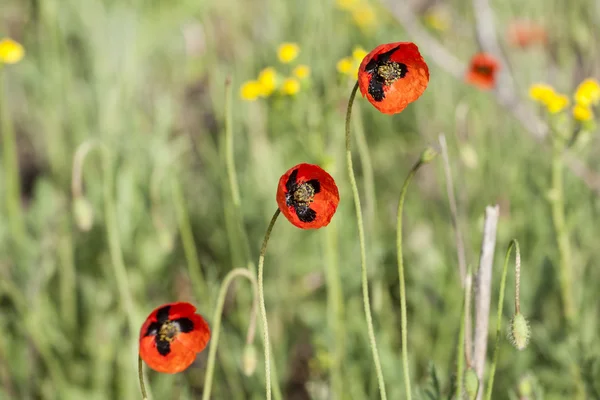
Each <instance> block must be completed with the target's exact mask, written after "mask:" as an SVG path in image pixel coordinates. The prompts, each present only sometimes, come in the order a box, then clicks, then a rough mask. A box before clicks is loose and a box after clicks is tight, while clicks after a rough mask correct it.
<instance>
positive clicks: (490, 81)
mask: <svg viewBox="0 0 600 400" xmlns="http://www.w3.org/2000/svg"><path fill="white" fill-rule="evenodd" d="M499 69H500V64H499V63H498V61H497V60H496V58H494V56H492V55H490V54H486V53H478V54H475V55H474V56H473V58H472V59H471V64H470V66H469V70H468V71H467V74H466V76H465V80H466V81H467V82H468V83H470V84H472V85H475V86H477V87H478V88H480V89H484V90H487V89H492V88H494V86H496V72H498V70H499Z"/></svg>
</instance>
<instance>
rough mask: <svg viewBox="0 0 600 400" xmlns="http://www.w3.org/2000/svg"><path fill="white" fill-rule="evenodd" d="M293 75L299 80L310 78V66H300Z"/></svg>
mask: <svg viewBox="0 0 600 400" xmlns="http://www.w3.org/2000/svg"><path fill="white" fill-rule="evenodd" d="M292 73H293V74H294V75H295V76H296V78H298V79H306V78H308V77H309V76H310V67H309V66H308V65H304V64H300V65H298V66H297V67H296V68H294V70H293V71H292Z"/></svg>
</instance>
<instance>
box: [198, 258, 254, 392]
mask: <svg viewBox="0 0 600 400" xmlns="http://www.w3.org/2000/svg"><path fill="white" fill-rule="evenodd" d="M238 277H244V278H247V279H248V280H249V281H250V283H252V289H253V292H254V300H253V301H252V311H251V313H250V324H249V326H248V334H247V336H246V344H251V343H252V342H253V341H254V332H255V327H256V322H255V320H256V308H257V307H258V297H257V294H258V284H257V283H256V278H255V277H254V275H252V273H251V272H250V271H249V270H248V269H246V268H236V269H233V270H231V271H229V273H228V274H227V275H226V276H225V279H224V280H223V283H222V284H221V289H220V291H219V296H218V297H217V303H216V307H215V313H214V316H213V331H212V337H211V341H210V348H209V350H208V361H207V367H206V374H205V376H204V392H203V393H202V400H208V399H210V393H211V389H212V380H213V374H214V370H215V358H216V355H217V345H218V344H219V335H220V332H221V317H222V314H223V306H224V304H225V297H226V295H227V290H228V289H229V285H230V284H231V282H232V281H233V280H234V279H235V278H238Z"/></svg>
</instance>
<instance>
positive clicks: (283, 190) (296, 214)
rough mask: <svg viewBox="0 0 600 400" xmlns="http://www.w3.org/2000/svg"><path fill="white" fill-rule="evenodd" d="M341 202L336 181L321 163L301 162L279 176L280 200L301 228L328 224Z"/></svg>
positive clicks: (280, 207) (278, 195)
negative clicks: (319, 164) (320, 165)
mask: <svg viewBox="0 0 600 400" xmlns="http://www.w3.org/2000/svg"><path fill="white" fill-rule="evenodd" d="M339 202H340V194H339V192H338V188H337V186H336V184H335V181H334V180H333V178H332V177H331V175H329V174H328V173H327V172H325V170H323V169H322V168H321V167H319V166H318V165H313V164H298V165H296V166H295V167H293V168H291V169H290V170H289V171H287V172H286V173H285V174H283V176H282V177H281V179H279V186H278V187H277V204H278V205H279V209H280V210H281V212H282V213H283V215H285V217H286V218H287V219H288V220H289V221H290V222H291V223H292V224H294V225H295V226H297V227H298V228H301V229H318V228H322V227H324V226H327V225H328V224H329V222H330V221H331V218H332V217H333V214H334V213H335V210H336V209H337V206H338V203H339Z"/></svg>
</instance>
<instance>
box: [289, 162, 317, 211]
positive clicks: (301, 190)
mask: <svg viewBox="0 0 600 400" xmlns="http://www.w3.org/2000/svg"><path fill="white" fill-rule="evenodd" d="M297 178H298V170H295V171H294V172H292V173H291V174H290V177H289V179H288V181H287V183H286V185H285V186H286V189H287V190H288V192H287V193H286V195H285V202H286V205H287V206H288V207H294V211H296V215H298V218H299V219H300V221H302V222H312V221H314V220H315V218H316V217H317V213H316V212H315V211H314V210H312V209H311V208H310V204H311V203H312V202H314V201H315V194H317V193H319V192H320V191H321V184H320V183H319V181H318V180H316V179H311V180H310V181H307V182H302V183H298V182H296V180H297Z"/></svg>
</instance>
